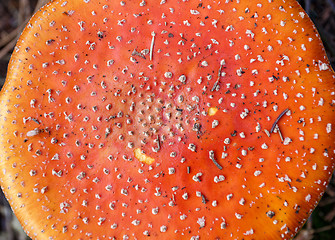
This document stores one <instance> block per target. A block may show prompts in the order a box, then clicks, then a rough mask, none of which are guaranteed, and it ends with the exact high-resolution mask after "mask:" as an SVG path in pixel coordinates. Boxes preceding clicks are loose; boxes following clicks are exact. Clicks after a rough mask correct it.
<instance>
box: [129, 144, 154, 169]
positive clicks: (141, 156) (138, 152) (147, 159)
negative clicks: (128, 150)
mask: <svg viewBox="0 0 335 240" xmlns="http://www.w3.org/2000/svg"><path fill="white" fill-rule="evenodd" d="M134 154H135V157H136V158H137V159H138V160H139V161H140V162H142V163H146V164H148V165H150V164H152V163H153V162H154V161H155V159H153V158H151V157H149V156H147V155H145V154H144V153H142V151H141V149H140V148H136V149H135V150H134Z"/></svg>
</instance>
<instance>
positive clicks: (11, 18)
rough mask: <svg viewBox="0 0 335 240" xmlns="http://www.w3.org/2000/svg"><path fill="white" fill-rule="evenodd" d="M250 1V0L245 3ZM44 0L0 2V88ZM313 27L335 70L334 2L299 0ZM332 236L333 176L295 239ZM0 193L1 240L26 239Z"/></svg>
mask: <svg viewBox="0 0 335 240" xmlns="http://www.w3.org/2000/svg"><path fill="white" fill-rule="evenodd" d="M246 1H250V0H246ZM45 2H47V0H0V87H1V86H2V85H3V82H4V81H5V78H6V71H7V65H8V62H9V59H10V56H11V52H12V51H13V47H14V45H15V44H16V41H17V38H18V37H19V35H20V32H21V31H22V29H23V27H24V26H25V24H26V23H27V21H28V19H29V18H30V17H31V15H32V14H33V12H35V11H36V10H37V9H39V7H40V6H42V5H43V4H44V3H45ZM299 3H300V4H301V5H302V6H303V8H304V9H305V11H306V12H307V13H308V15H309V16H310V17H311V19H312V20H313V22H314V24H315V25H316V27H317V29H318V31H319V33H320V35H321V38H322V40H323V42H324V45H325V49H326V51H327V54H328V57H329V59H330V62H331V64H332V66H333V68H334V67H335V2H334V0H299ZM334 236H335V178H334V177H333V178H332V180H331V182H330V184H329V186H328V188H327V190H326V193H325V194H324V196H323V198H322V200H321V201H320V203H319V205H318V207H317V208H316V210H315V211H314V212H313V214H312V215H311V217H310V218H309V219H308V221H307V223H306V224H305V226H304V229H303V230H302V231H301V232H300V233H299V234H298V236H297V237H296V238H295V240H333V239H334ZM28 239H30V238H29V237H27V236H26V234H25V233H24V232H23V230H22V228H21V226H20V224H19V222H18V221H17V219H16V218H15V216H14V215H13V213H12V211H11V209H10V207H9V205H8V203H7V201H6V199H5V197H4V196H3V194H2V192H1V191H0V240H28Z"/></svg>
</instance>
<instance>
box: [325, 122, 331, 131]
mask: <svg viewBox="0 0 335 240" xmlns="http://www.w3.org/2000/svg"><path fill="white" fill-rule="evenodd" d="M326 130H327V133H330V132H331V131H332V124H331V123H327V128H326Z"/></svg>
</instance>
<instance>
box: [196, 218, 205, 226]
mask: <svg viewBox="0 0 335 240" xmlns="http://www.w3.org/2000/svg"><path fill="white" fill-rule="evenodd" d="M197 223H198V224H199V226H200V228H203V227H205V225H206V220H205V217H202V218H198V221H197Z"/></svg>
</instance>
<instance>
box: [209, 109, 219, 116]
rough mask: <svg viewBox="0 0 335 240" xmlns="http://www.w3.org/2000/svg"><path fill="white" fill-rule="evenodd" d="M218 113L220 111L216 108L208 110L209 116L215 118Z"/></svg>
mask: <svg viewBox="0 0 335 240" xmlns="http://www.w3.org/2000/svg"><path fill="white" fill-rule="evenodd" d="M217 111H218V109H217V108H216V107H211V108H209V109H208V115H209V116H214V115H215V114H216V112H217Z"/></svg>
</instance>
